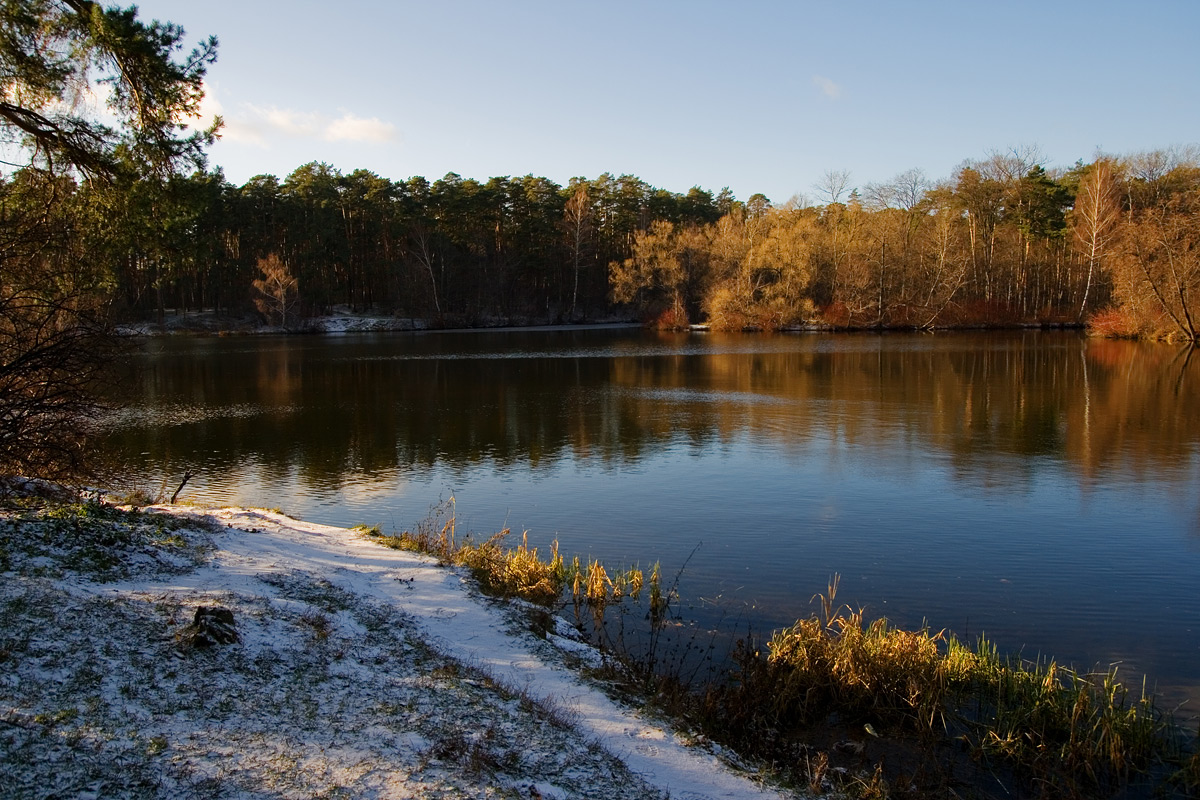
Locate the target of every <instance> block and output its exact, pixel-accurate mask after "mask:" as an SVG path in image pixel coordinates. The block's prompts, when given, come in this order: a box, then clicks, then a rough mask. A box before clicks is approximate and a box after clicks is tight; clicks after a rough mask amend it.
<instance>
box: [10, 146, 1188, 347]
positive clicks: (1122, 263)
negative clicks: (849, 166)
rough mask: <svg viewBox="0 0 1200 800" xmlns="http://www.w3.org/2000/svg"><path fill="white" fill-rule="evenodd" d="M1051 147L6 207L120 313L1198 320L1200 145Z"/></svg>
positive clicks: (78, 198)
mask: <svg viewBox="0 0 1200 800" xmlns="http://www.w3.org/2000/svg"><path fill="white" fill-rule="evenodd" d="M1040 161H1041V159H1040V158H1039V156H1038V154H1037V153H1036V151H1034V150H1020V149H1014V150H1011V151H1008V152H1000V153H992V154H989V155H988V156H986V157H984V158H982V159H978V160H968V161H965V162H963V164H962V166H961V167H960V168H959V169H958V170H957V171H956V172H955V174H954V175H953V176H951V177H950V178H946V179H942V180H938V181H934V180H930V179H928V178H927V177H926V176H925V175H924V174H923V173H922V172H920V171H919V170H909V171H907V172H903V173H901V174H899V175H897V176H896V177H895V178H893V179H892V180H890V181H887V182H883V183H871V184H867V185H865V186H864V187H862V188H861V189H859V188H852V187H851V182H850V176H849V175H848V174H847V173H844V172H837V171H829V172H826V173H825V175H824V177H823V179H822V181H821V182H820V184H819V185H817V186H814V187H813V189H814V192H815V194H816V195H817V196H818V199H819V201H820V202H811V201H810V200H809V199H807V198H804V197H794V198H791V199H789V200H788V201H787V202H783V203H778V204H776V203H772V202H771V201H770V200H769V199H768V198H766V197H765V196H763V195H761V194H755V195H753V196H751V197H750V198H748V199H746V200H745V201H742V200H737V199H735V198H734V197H733V195H732V194H731V193H730V192H729V190H728V189H724V190H721V191H720V192H718V193H716V194H714V193H713V192H711V191H708V190H705V189H702V188H700V187H693V188H691V189H690V190H688V191H687V192H686V193H677V192H671V191H667V190H665V189H659V188H656V187H653V186H650V185H649V184H647V183H646V182H644V181H642V180H640V179H639V178H637V177H635V176H632V175H620V176H615V177H614V176H613V175H611V174H608V173H605V174H603V175H600V176H599V177H597V178H594V179H585V178H573V179H572V180H571V181H570V182H569V183H568V184H567V185H566V186H561V185H559V184H557V183H555V182H554V181H552V180H549V179H547V178H543V177H534V176H532V175H526V176H524V177H494V178H491V179H489V180H487V181H486V182H480V181H477V180H474V179H471V178H463V177H461V176H459V175H457V174H454V173H451V174H448V175H446V176H444V177H442V178H440V179H438V180H435V181H433V182H432V183H431V182H429V181H428V180H426V179H425V178H422V177H413V178H409V179H408V180H405V181H393V180H389V179H387V178H383V177H381V176H379V175H377V174H375V173H373V172H371V171H368V170H365V169H359V170H355V171H353V172H350V173H349V174H343V173H342V172H340V171H339V170H337V169H335V168H333V167H331V166H329V165H327V164H323V163H316V162H314V163H309V164H305V165H303V166H301V167H299V168H297V169H296V170H295V171H294V172H292V173H291V174H290V175H288V176H287V177H285V178H284V179H283V180H282V181H281V180H279V179H278V178H276V177H275V176H271V175H260V176H257V177H255V178H252V179H251V180H249V181H247V182H246V183H245V184H244V185H242V186H235V185H232V184H231V183H229V182H228V181H227V180H225V178H224V176H223V175H222V173H221V172H220V171H219V170H216V171H210V170H207V169H199V170H196V171H194V172H192V173H191V174H190V175H179V174H176V175H169V176H166V177H163V178H161V179H155V178H153V177H152V176H148V175H147V174H146V173H145V171H144V170H136V171H135V170H131V171H129V172H128V173H127V174H129V175H130V176H132V177H130V178H129V179H127V180H121V179H120V178H119V177H118V178H117V179H115V180H110V181H89V180H86V179H85V180H77V179H76V178H74V177H72V176H71V175H70V174H63V175H60V176H58V177H57V178H56V179H55V180H53V181H48V180H46V179H45V175H44V173H41V172H39V173H37V174H36V175H35V174H34V173H33V172H32V171H29V170H22V171H17V172H15V173H13V174H11V175H9V176H8V177H7V178H5V179H3V181H2V182H0V217H2V218H3V219H2V222H3V224H4V226H5V228H6V229H18V228H19V227H21V226H20V225H19V224H18V218H20V219H25V218H28V217H29V216H30V215H50V216H52V218H53V219H52V223H53V224H52V228H53V230H54V234H55V235H54V236H53V237H52V238H53V240H52V242H50V246H47V247H45V248H43V249H41V250H40V252H39V254H38V259H39V261H40V262H41V263H42V264H43V266H46V267H52V265H53V264H55V263H57V264H61V265H63V266H64V267H66V266H67V265H70V269H71V270H72V271H74V272H78V271H79V270H84V271H86V272H87V273H88V275H87V277H88V278H89V279H90V280H91V281H92V282H94V283H95V285H97V286H101V287H103V289H104V290H105V292H106V293H107V295H108V299H109V302H110V304H111V308H112V309H113V311H114V312H115V314H116V315H117V318H118V319H121V320H153V319H160V320H161V319H162V317H163V315H164V314H165V313H166V312H167V310H168V309H171V310H177V311H189V310H190V311H196V310H210V311H214V312H217V313H225V314H248V313H258V314H259V315H260V316H261V317H262V318H263V321H264V322H270V323H272V324H276V325H283V326H284V327H299V326H302V323H303V319H304V318H305V317H307V316H311V315H320V314H326V313H330V311H331V310H332V309H333V308H334V307H335V306H345V307H349V308H350V309H351V310H353V311H357V312H364V313H379V314H394V315H398V316H405V317H415V318H422V319H426V320H429V321H430V323H431V324H432V325H434V326H440V327H462V326H476V325H495V324H504V323H506V322H523V323H539V322H541V323H564V322H580V321H590V320H607V319H617V318H625V319H629V318H638V319H641V320H643V321H646V322H647V323H650V324H655V325H658V326H660V327H667V328H670V327H682V326H685V325H687V324H689V323H703V324H707V325H709V326H711V327H712V328H714V329H724V330H740V329H759V330H773V329H781V328H787V327H792V326H805V325H814V324H816V325H822V326H830V327H835V328H837V327H844V328H893V327H901V328H933V327H960V326H1003V325H1013V324H1091V325H1092V326H1093V327H1094V328H1095V329H1096V330H1097V331H1098V332H1099V333H1102V334H1105V335H1118V336H1149V337H1160V338H1174V339H1183V340H1195V339H1196V337H1197V319H1196V314H1197V311H1198V310H1200V309H1197V308H1196V305H1197V302H1198V298H1197V294H1198V292H1200V248H1198V247H1197V245H1198V244H1200V151H1198V150H1196V149H1195V148H1175V149H1170V150H1159V151H1153V152H1147V153H1139V154H1134V155H1129V156H1124V157H1109V156H1103V157H1097V158H1095V159H1094V160H1093V161H1091V162H1089V163H1084V162H1082V161H1080V162H1078V163H1076V164H1075V166H1073V167H1072V168H1071V169H1068V170H1058V171H1051V170H1047V169H1046V168H1045V167H1044V166H1043V165H1042V164H1041V163H1040ZM117 174H118V176H119V175H121V174H122V173H120V172H118V173H117ZM75 277H76V278H80V277H82V276H79V275H76V276H75Z"/></svg>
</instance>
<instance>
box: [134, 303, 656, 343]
mask: <svg viewBox="0 0 1200 800" xmlns="http://www.w3.org/2000/svg"><path fill="white" fill-rule="evenodd" d="M616 327H630V328H637V327H641V326H640V325H639V324H638V323H634V322H629V321H628V320H627V319H624V318H612V319H608V320H600V321H597V322H588V323H554V322H550V321H546V320H545V319H544V318H533V317H494V318H477V319H472V320H471V321H470V322H468V320H467V319H466V318H462V319H446V320H442V321H441V323H440V324H437V325H435V324H434V323H433V322H432V321H431V320H428V319H422V318H419V317H397V316H392V315H387V314H369V313H361V312H354V311H351V310H350V309H348V308H346V307H336V308H335V309H334V311H333V313H331V314H326V315H322V316H313V317H305V318H304V319H302V320H300V321H299V322H298V323H297V324H296V325H291V326H289V327H287V328H282V327H279V326H277V325H268V324H265V323H264V322H263V321H262V320H261V319H260V318H259V317H257V316H254V315H248V314H244V315H225V314H220V315H218V314H213V313H212V312H207V311H188V312H180V313H175V312H172V313H170V314H168V315H167V316H166V317H165V319H164V321H163V322H162V323H157V322H134V323H125V324H122V325H118V326H117V328H116V331H117V333H118V334H119V335H122V336H164V335H171V334H207V335H214V334H219V335H230V334H288V333H301V334H303V333H381V332H420V331H432V330H541V331H544V330H572V331H579V330H596V329H606V328H616Z"/></svg>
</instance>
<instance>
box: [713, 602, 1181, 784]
mask: <svg viewBox="0 0 1200 800" xmlns="http://www.w3.org/2000/svg"><path fill="white" fill-rule="evenodd" d="M836 591H837V582H836V580H835V581H834V582H831V584H830V587H829V593H828V594H826V595H820V596H819V597H820V599H821V601H822V613H821V614H820V615H814V616H812V617H810V618H809V619H806V620H801V621H799V622H797V623H796V624H795V625H793V626H792V627H790V628H788V629H785V630H782V631H779V632H777V633H776V634H775V635H774V636H773V637H772V638H771V640H770V641H769V643H768V644H767V646H766V652H765V653H763V652H760V651H759V650H758V649H756V648H754V647H753V646H752V645H743V647H742V648H741V650H740V652H739V654H738V655H737V657H736V659H737V664H738V668H737V671H736V680H735V682H734V683H732V684H730V685H727V686H713V687H709V688H708V689H707V690H706V691H705V692H704V696H703V698H702V700H701V706H700V707H701V711H700V713H701V718H702V719H703V720H704V724H705V726H706V728H709V731H710V735H712V736H713V737H714V738H723V739H725V740H726V741H727V742H728V743H729V744H730V745H731V746H733V747H734V748H735V749H738V750H739V751H740V752H743V753H748V754H752V755H754V756H757V757H758V758H761V759H763V760H766V761H769V762H775V763H779V762H780V761H782V760H784V758H783V757H784V755H785V754H786V753H787V752H789V746H790V744H791V743H794V742H795V741H797V740H798V739H800V738H802V737H803V736H805V735H808V734H809V733H811V731H812V730H813V729H816V728H821V727H823V726H825V727H828V726H831V725H832V724H833V723H832V722H831V721H832V720H837V723H836V724H837V725H838V726H840V727H841V728H842V729H843V730H854V729H856V728H857V729H858V730H862V729H863V728H864V727H865V728H866V730H867V732H868V733H870V734H871V735H872V736H876V735H878V734H876V730H879V731H882V732H883V734H882V735H883V736H885V737H886V738H888V739H891V740H899V739H902V738H907V739H909V740H911V741H913V742H924V743H925V745H923V747H924V748H925V749H926V751H927V752H929V753H930V754H932V753H934V752H937V751H938V749H939V748H940V747H942V746H943V745H944V744H946V743H948V742H949V741H958V742H959V743H960V744H961V745H963V746H965V747H966V749H967V752H968V753H969V754H970V756H971V757H972V759H974V760H975V762H976V763H978V764H981V765H983V767H984V768H985V769H988V770H991V769H999V770H1002V771H1004V772H1006V773H1008V774H1011V775H1013V776H1014V779H1015V781H1016V782H1017V783H1018V784H1020V785H1022V786H1024V787H1026V788H1029V787H1038V788H1037V792H1038V793H1039V796H1046V797H1066V798H1076V797H1095V796H1102V795H1103V794H1107V793H1111V792H1113V791H1115V790H1117V789H1118V788H1119V787H1121V786H1123V785H1125V784H1126V783H1127V782H1128V781H1129V780H1130V779H1131V778H1133V777H1135V776H1138V775H1141V774H1145V773H1146V772H1147V771H1148V770H1149V769H1150V768H1151V767H1152V766H1154V765H1155V764H1156V763H1160V762H1163V761H1168V760H1171V759H1172V758H1176V757H1178V755H1179V752H1180V751H1179V749H1178V745H1179V742H1178V740H1177V738H1176V734H1177V730H1176V729H1174V728H1173V726H1172V725H1171V722H1170V720H1169V719H1167V718H1166V717H1165V715H1163V714H1161V713H1159V712H1158V711H1157V710H1156V709H1155V707H1154V703H1153V699H1152V698H1150V697H1149V696H1147V695H1146V694H1145V693H1144V692H1143V693H1142V694H1141V695H1140V696H1139V697H1137V698H1131V697H1130V694H1129V692H1128V690H1127V689H1126V688H1125V687H1124V686H1122V684H1121V683H1119V682H1118V681H1117V678H1116V673H1115V670H1113V671H1108V672H1101V673H1097V674H1082V673H1078V672H1075V671H1072V670H1070V669H1067V668H1065V667H1062V666H1060V665H1058V664H1056V663H1054V662H1053V661H1051V662H1048V663H1042V662H1033V663H1031V662H1027V661H1022V660H1020V659H1009V658H1005V657H1002V656H1001V655H1000V654H999V653H998V652H997V650H996V648H995V647H994V646H993V645H992V644H991V643H989V642H988V641H986V640H984V639H981V640H980V641H979V643H978V644H977V645H976V646H975V647H968V646H966V645H964V644H962V643H961V642H959V641H958V640H957V639H955V638H954V637H952V636H946V635H945V634H944V633H943V632H937V633H933V632H931V631H929V630H927V629H924V630H920V631H904V630H899V629H896V628H893V627H891V626H890V625H889V624H888V623H887V621H886V620H883V619H876V620H873V621H870V622H868V621H867V620H866V619H865V618H864V614H863V612H862V610H853V609H850V608H847V607H844V606H843V607H835V604H834V598H835V596H836ZM860 738H861V737H860ZM859 752H861V749H860V750H859ZM1195 762H1196V758H1195V757H1194V756H1193V757H1192V759H1191V761H1189V762H1187V763H1184V764H1181V765H1180V766H1182V767H1183V770H1182V771H1181V772H1180V773H1178V774H1177V777H1176V779H1175V780H1176V782H1178V783H1181V784H1186V783H1187V782H1188V781H1189V780H1190V779H1192V778H1194V776H1189V775H1188V774H1187V772H1186V770H1187V766H1188V764H1192V767H1193V770H1194V768H1195ZM805 763H807V764H808V769H807V775H805V774H804V771H805V770H804V764H805ZM827 768H828V761H821V760H814V759H812V758H810V757H808V756H806V757H805V759H804V762H803V763H801V762H799V761H796V762H795V763H794V766H789V769H790V770H792V771H793V772H798V773H800V774H794V775H793V779H795V780H798V781H806V782H808V783H809V784H810V785H811V784H813V783H814V782H815V783H818V784H819V783H820V781H821V780H822V778H823V776H824V773H825V771H826V770H827ZM884 777H885V776H884V773H883V772H881V771H878V770H877V773H876V775H875V776H873V777H872V778H871V779H870V780H867V781H865V782H860V783H861V785H860V787H859V788H860V789H861V790H862V793H861V795H860V796H880V797H882V796H887V793H886V790H885V789H884V788H883V787H885V786H886V782H885V780H884ZM888 777H889V778H890V777H892V776H888Z"/></svg>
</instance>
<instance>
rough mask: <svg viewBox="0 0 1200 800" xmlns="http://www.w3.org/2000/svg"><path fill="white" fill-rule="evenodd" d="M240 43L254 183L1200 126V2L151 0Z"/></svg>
mask: <svg viewBox="0 0 1200 800" xmlns="http://www.w3.org/2000/svg"><path fill="white" fill-rule="evenodd" d="M139 8H140V10H141V14H142V16H143V17H146V18H156V19H161V20H170V21H173V22H176V23H178V24H181V25H183V26H184V28H185V29H186V30H187V34H188V36H187V38H188V41H189V43H191V42H195V41H198V40H199V39H200V38H202V37H204V36H207V35H208V34H216V35H217V36H218V37H219V38H220V40H221V46H220V57H219V60H218V62H217V63H216V64H215V65H214V66H213V67H212V69H211V71H210V73H209V93H210V97H209V100H210V102H209V104H208V105H209V108H210V110H213V109H215V110H219V111H220V113H221V114H222V115H223V116H224V117H225V119H226V122H227V128H226V130H225V133H224V137H223V139H222V141H221V142H219V143H218V144H217V145H216V146H215V147H214V148H213V150H212V153H211V155H212V163H213V164H214V165H220V166H221V167H223V169H224V170H225V174H226V176H227V177H228V178H229V179H230V180H231V181H233V182H234V183H239V184H240V183H242V182H244V181H245V180H247V179H248V178H250V177H251V176H253V175H256V174H260V173H271V174H274V175H277V176H278V177H280V178H281V179H282V178H283V177H285V176H286V175H287V174H288V173H289V172H291V171H292V170H293V169H295V168H296V167H298V166H300V165H301V164H303V163H306V162H308V161H325V162H328V163H330V164H333V165H334V166H336V167H338V168H339V169H341V170H343V171H346V172H348V171H351V170H353V169H356V168H360V167H361V168H365V169H370V170H372V171H374V172H377V173H379V174H380V175H383V176H384V177H387V178H391V179H405V178H408V177H410V176H412V175H424V176H425V177H427V178H430V179H431V180H432V179H436V178H439V177H441V176H442V175H444V174H445V173H447V172H450V171H453V172H457V173H459V174H461V175H463V176H464V177H470V178H477V179H480V180H483V179H486V178H488V177H491V176H494V175H524V174H527V173H532V174H534V175H541V176H545V177H548V178H551V179H553V180H555V181H557V182H559V183H566V181H567V180H568V179H569V178H570V177H572V176H575V175H583V176H586V177H595V176H596V175H598V174H600V173H601V172H606V171H607V172H612V173H614V174H620V173H632V174H634V175H637V176H638V177H640V178H642V179H643V180H646V181H648V182H649V183H651V184H654V185H655V186H659V187H662V188H666V189H670V190H673V191H686V190H687V189H688V188H689V187H691V186H693V185H700V186H702V187H704V188H706V189H710V190H713V191H717V190H719V189H720V188H721V187H723V186H729V187H730V188H731V189H732V190H733V192H734V194H735V195H737V196H738V197H739V198H741V199H745V198H746V197H748V196H749V195H750V194H752V193H754V192H763V193H764V194H766V195H767V196H768V197H770V198H771V199H772V200H775V201H784V200H786V199H787V198H788V197H790V196H791V195H793V194H796V193H805V194H808V195H809V196H810V197H813V198H815V196H816V193H815V192H814V191H813V188H812V186H813V184H814V183H815V182H817V181H818V180H819V179H820V177H821V175H822V174H823V173H825V172H826V171H828V170H848V171H849V172H850V173H851V184H852V185H855V186H863V185H865V184H867V183H870V182H879V181H886V180H888V179H889V178H891V177H892V176H894V175H896V174H898V173H900V172H903V171H904V170H907V169H910V168H919V169H922V170H924V171H925V173H926V174H927V175H928V176H929V177H930V178H935V179H937V178H945V177H949V176H950V175H951V174H952V173H953V171H954V169H955V167H956V166H957V165H959V164H960V163H961V162H962V161H963V160H964V159H968V158H983V157H985V156H986V155H987V153H988V152H989V151H997V150H999V151H1004V150H1007V149H1008V148H1010V147H1023V146H1029V145H1036V146H1038V147H1039V148H1040V150H1041V152H1042V153H1043V154H1044V155H1045V159H1046V162H1047V164H1049V165H1057V166H1069V165H1070V164H1072V163H1074V162H1075V160H1076V159H1080V158H1082V159H1089V158H1091V157H1092V155H1093V154H1094V153H1095V152H1096V151H1097V149H1102V150H1104V151H1106V152H1110V153H1124V152H1130V151H1135V150H1146V149H1153V148H1158V147H1166V146H1170V145H1175V144H1189V143H1194V142H1197V141H1200V90H1198V88H1197V87H1198V83H1200V47H1197V45H1196V41H1195V37H1196V32H1197V31H1198V30H1200V2H1197V0H1177V1H1174V2H1172V1H1169V0H1145V1H1144V2H1137V3H1134V2H1128V3H1115V2H1095V1H1093V2H1075V1H1074V0H1071V2H1053V1H1052V0H1043V2H1020V1H1017V2H990V3H983V2H967V0H959V2H919V1H917V0H912V1H911V2H902V1H901V0H895V1H894V2H867V1H865V0H864V1H863V2H834V1H832V0H823V1H822V2H757V3H756V2H743V3H731V2H719V3H718V2H711V3H710V2H703V1H697V0H693V1H692V2H649V1H648V0H643V2H623V1H622V0H606V2H591V3H582V2H571V1H570V0H558V1H557V2H457V1H456V0H438V1H437V2H433V1H432V0H430V1H428V2H419V3H418V2H407V1H405V0H397V1H396V2H360V1H359V0H343V2H340V3H316V2H307V1H306V0H297V1H296V2H291V3H288V4H286V6H282V5H281V4H277V3H267V2H260V0H241V2H235V1H234V0H204V1H203V2H196V1H195V0H146V1H145V2H142V3H139Z"/></svg>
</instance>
